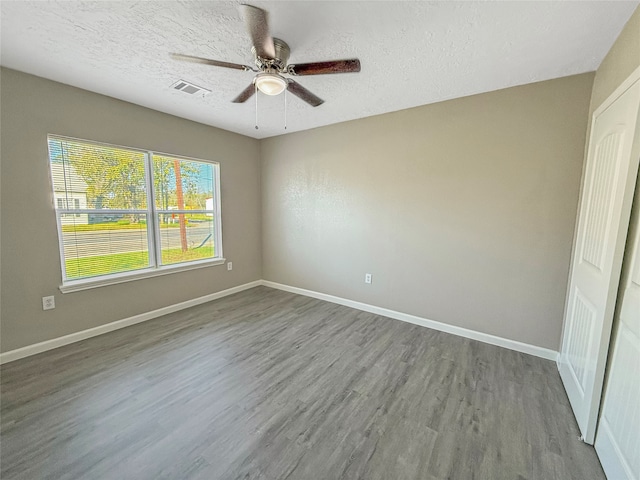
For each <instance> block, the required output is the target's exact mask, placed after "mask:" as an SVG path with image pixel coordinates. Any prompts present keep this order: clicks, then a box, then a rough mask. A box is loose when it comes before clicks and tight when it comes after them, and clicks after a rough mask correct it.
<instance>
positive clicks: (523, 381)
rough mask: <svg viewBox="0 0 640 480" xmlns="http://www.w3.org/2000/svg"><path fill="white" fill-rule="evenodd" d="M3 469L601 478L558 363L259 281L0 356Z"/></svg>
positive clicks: (3, 472) (103, 475) (55, 473)
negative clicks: (107, 329) (84, 336)
mask: <svg viewBox="0 0 640 480" xmlns="http://www.w3.org/2000/svg"><path fill="white" fill-rule="evenodd" d="M0 375H1V384H0V386H1V388H2V390H1V401H2V404H1V411H0V414H1V422H0V423H1V427H0V433H1V442H2V443H1V447H0V448H1V450H0V476H1V478H2V479H3V480H10V479H29V480H34V479H136V480H140V479H207V480H210V479H245V480H246V479H265V480H266V479H305V480H306V479H312V480H320V479H385V480H387V479H388V480H396V479H425V480H439V479H491V480H494V479H496V480H499V479H519V480H524V479H544V480H548V479H576V480H587V479H603V478H604V474H603V472H602V469H601V467H600V464H599V462H598V459H597V457H596V454H595V451H594V450H593V448H592V447H590V446H588V445H586V444H584V443H582V442H581V441H580V440H579V439H578V437H579V432H578V428H577V425H576V423H575V420H574V418H573V415H572V413H571V409H570V407H569V403H568V400H567V397H566V395H565V392H564V390H563V387H562V384H561V382H560V378H559V375H558V372H557V369H556V366H555V364H554V363H553V362H551V361H547V360H543V359H540V358H536V357H533V356H529V355H525V354H522V353H518V352H514V351H511V350H506V349H503V348H499V347H494V346H491V345H486V344H483V343H480V342H477V341H474V340H469V339H465V338H461V337H456V336H453V335H449V334H446V333H442V332H437V331H435V330H430V329H427V328H424V327H419V326H415V325H411V324H408V323H403V322H400V321H397V320H392V319H389V318H385V317H381V316H378V315H373V314H370V313H366V312H362V311H358V310H354V309H351V308H347V307H344V306H340V305H335V304H332V303H328V302H324V301H321V300H316V299H312V298H308V297H303V296H299V295H294V294H291V293H287V292H282V291H279V290H274V289H270V288H267V287H257V288H254V289H251V290H247V291H244V292H241V293H238V294H236V295H232V296H229V297H226V298H222V299H219V300H216V301H214V302H210V303H207V304H203V305H200V306H197V307H193V308H190V309H188V310H183V311H180V312H176V313H174V314H171V315H167V316H164V317H161V318H158V319H154V320H151V321H148V322H145V323H141V324H138V325H135V326H131V327H128V328H126V329H122V330H118V331H115V332H111V333H109V334H106V335H102V336H100V337H95V338H91V339H88V340H85V341H82V342H79V343H75V344H72V345H68V346H65V347H62V348H58V349H56V350H52V351H49V352H45V353H42V354H40V355H36V356H33V357H29V358H25V359H22V360H18V361H15V362H12V363H8V364H5V365H4V366H2V367H1V369H0Z"/></svg>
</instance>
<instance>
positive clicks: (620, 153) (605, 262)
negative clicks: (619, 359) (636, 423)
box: [558, 81, 640, 444]
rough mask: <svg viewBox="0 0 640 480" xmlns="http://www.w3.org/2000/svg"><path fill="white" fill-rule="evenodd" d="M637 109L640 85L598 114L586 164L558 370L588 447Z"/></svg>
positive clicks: (629, 192) (626, 207) (632, 166)
mask: <svg viewBox="0 0 640 480" xmlns="http://www.w3.org/2000/svg"><path fill="white" fill-rule="evenodd" d="M639 105H640V81H636V82H635V83H633V84H631V85H630V86H629V87H628V88H626V90H624V91H623V92H622V93H620V95H619V96H618V97H617V99H616V100H615V101H613V102H612V103H611V104H610V105H608V106H607V107H606V108H604V109H602V110H600V109H599V110H598V111H596V115H595V116H594V121H593V124H592V130H591V137H590V141H589V146H588V153H587V163H586V166H585V181H584V185H583V191H582V200H581V205H580V212H579V215H578V229H577V237H576V243H575V245H576V247H575V248H574V253H573V262H572V270H571V276H570V279H569V288H568V300H567V311H566V315H565V321H564V322H565V323H564V333H563V340H562V347H561V350H560V356H559V358H558V367H559V370H560V375H561V377H562V380H563V383H564V385H565V389H566V391H567V395H568V397H569V401H570V402H571V406H572V408H573V411H574V413H575V416H576V420H577V422H578V426H579V427H580V431H581V432H582V436H583V439H584V441H585V442H587V443H590V444H593V441H594V439H595V428H596V421H597V414H598V408H599V405H600V394H601V392H602V383H603V379H604V368H605V364H606V357H607V350H608V345H609V338H610V334H611V324H612V321H613V313H614V307H615V300H616V293H617V288H618V284H619V278H620V269H621V265H622V256H623V253H624V241H625V239H626V235H627V228H628V224H629V214H630V210H631V203H632V200H633V191H634V187H635V179H636V173H637V169H638V158H637V151H636V150H638V143H637V142H638V139H634V135H635V134H636V128H637V125H639V122H638V115H639V112H640V108H639ZM634 142H636V143H634ZM632 153H633V154H632Z"/></svg>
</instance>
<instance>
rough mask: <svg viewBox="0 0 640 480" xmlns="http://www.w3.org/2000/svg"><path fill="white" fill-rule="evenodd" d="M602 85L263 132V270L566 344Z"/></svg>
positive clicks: (558, 87)
mask: <svg viewBox="0 0 640 480" xmlns="http://www.w3.org/2000/svg"><path fill="white" fill-rule="evenodd" d="M592 82H593V74H583V75H577V76H573V77H567V78H562V79H558V80H551V81H546V82H541V83H536V84H531V85H525V86H521V87H516V88H510V89H507V90H501V91H496V92H492V93H486V94H482V95H476V96H472V97H466V98H461V99H456V100H451V101H447V102H443V103H438V104H433V105H427V106H423V107H418V108H413V109H410V110H404V111H400V112H395V113H389V114H385V115H380V116H376V117H370V118H366V119H362V120H356V121H352V122H347V123H342V124H338V125H332V126H328V127H323V128H318V129H315V130H310V131H306V132H300V133H294V134H290V135H286V136H282V137H275V138H270V139H267V140H263V141H262V143H261V157H262V162H263V167H262V191H263V197H262V209H263V210H262V211H263V219H262V225H263V274H264V278H265V279H267V280H271V281H275V282H280V283H284V284H287V285H293V286H297V287H301V288H306V289H310V290H315V291H319V292H324V293H328V294H333V295H337V296H340V297H345V298H348V299H352V300H356V301H361V302H365V303H369V304H373V305H377V306H381V307H386V308H390V309H393V310H397V311H400V312H405V313H409V314H413V315H418V316H421V317H425V318H428V319H431V320H436V321H440V322H444V323H448V324H451V325H457V326H461V327H465V328H469V329H472V330H477V331H480V332H485V333H489V334H493V335H498V336H501V337H505V338H508V339H512V340H517V341H521V342H525V343H529V344H533V345H537V346H541V347H546V348H551V349H557V348H558V347H559V342H560V332H561V328H562V316H563V309H564V298H565V291H566V286H567V278H568V269H569V262H570V253H571V243H572V236H573V230H574V223H575V217H576V208H577V200H578V191H579V184H580V176H581V168H582V161H583V154H584V142H585V133H586V126H587V119H588V111H589V98H590V95H591V87H592ZM372 101H375V99H372ZM365 273H372V274H373V284H371V285H366V284H365V283H364V275H365Z"/></svg>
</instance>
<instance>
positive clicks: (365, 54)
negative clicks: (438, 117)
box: [0, 1, 638, 138]
mask: <svg viewBox="0 0 640 480" xmlns="http://www.w3.org/2000/svg"><path fill="white" fill-rule="evenodd" d="M239 3H240V2H211V1H208V2H207V1H205V2H202V1H200V2H191V1H141V2H131V1H128V2H126V1H120V2H106V1H92V2H84V1H83V2H80V1H66V2H40V1H36V2H30V1H21V2H8V1H2V2H1V7H0V8H1V10H0V13H1V15H2V17H1V21H2V24H1V27H2V43H1V57H0V61H1V64H2V65H3V66H6V67H9V68H13V69H16V70H20V71H23V72H27V73H31V74H34V75H38V76H41V77H45V78H49V79H52V80H56V81H59V82H62V83H66V84H69V85H73V86H76V87H80V88H84V89H87V90H91V91H94V92H98V93H102V94H105V95H109V96H112V97H116V98H120V99H122V100H126V101H129V102H132V103H136V104H139V105H143V106H146V107H149V108H153V109H156V110H160V111H162V112H167V113H170V114H173V115H177V116H180V117H184V118H188V119H191V120H195V121H198V122H201V123H205V124H208V125H213V126H216V127H220V128H223V129H227V130H231V131H234V132H238V133H241V134H244V135H249V136H252V137H255V138H264V137H269V136H273V135H280V134H283V133H285V131H284V98H283V96H279V97H267V96H265V95H260V96H259V122H258V123H259V126H260V128H259V130H255V129H254V122H255V101H254V99H253V98H252V99H251V100H249V101H248V102H247V103H245V104H233V103H231V100H232V99H233V98H234V97H235V96H236V95H237V94H238V93H240V91H242V90H243V89H244V88H245V87H246V86H247V85H248V84H249V83H250V82H251V80H252V78H253V77H252V76H253V74H252V73H251V72H243V71H237V70H228V69H224V68H216V67H210V66H205V65H198V64H191V63H181V62H176V61H174V60H171V59H170V58H169V56H168V53H169V52H178V53H184V54H189V55H196V56H202V57H208V58H213V59H217V60H224V61H228V62H235V63H244V64H248V65H253V58H252V55H251V51H250V47H251V45H250V41H249V38H248V36H247V34H246V33H245V28H244V25H243V23H242V21H241V18H240V15H239V13H238V4H239ZM250 3H251V4H252V5H256V6H258V7H261V8H264V9H265V10H267V11H269V13H270V23H271V33H272V35H273V36H275V37H278V38H282V39H283V40H285V41H286V42H287V43H289V45H290V47H291V58H290V63H304V62H311V61H321V60H332V59H342V58H351V57H358V58H360V60H361V62H362V71H361V72H360V73H352V74H344V75H323V76H314V77H310V76H305V77H298V78H297V80H298V82H299V83H300V84H302V85H303V86H305V87H306V88H308V89H309V90H311V91H312V92H314V93H315V94H316V95H318V96H320V97H321V98H323V99H324V100H325V103H324V104H323V105H321V106H319V107H317V108H312V107H310V106H309V105H307V104H305V103H303V102H302V101H300V100H299V99H298V98H296V97H294V96H292V95H289V96H288V97H287V100H288V107H287V123H288V129H287V132H294V131H299V130H306V129H309V128H314V127H318V126H322V125H328V124H332V123H337V122H342V121H345V120H352V119H355V118H362V117H367V116H370V115H376V114H380V113H385V112H390V111H395V110H400V109H404V108H409V107H415V106H418V105H424V104H428V103H433V102H437V101H441V100H446V99H450V98H456V97H461V96H465V95H471V94H475V93H480V92H487V91H491V90H497V89H500V88H505V87H510V86H514V85H521V84H525V83H531V82H535V81H540V80H546V79H551V78H557V77H562V76H566V75H572V74H577V73H582V72H587V71H593V70H595V69H596V68H597V67H598V65H599V64H600V62H601V61H602V59H603V58H604V56H605V54H606V52H607V51H608V50H609V48H610V47H611V45H612V44H613V42H614V40H615V38H616V37H617V35H618V34H619V33H620V31H621V29H622V27H623V26H624V24H625V22H626V21H627V20H628V18H629V17H630V16H631V13H632V12H633V10H634V9H635V8H636V7H637V5H638V2H637V1H633V2H624V1H616V2H599V1H587V2H540V1H539V2H400V1H395V2H363V1H358V2H318V1H300V2H264V1H258V2H250ZM179 79H184V80H187V81H189V82H192V83H194V84H196V85H199V86H202V87H204V88H207V89H209V90H211V93H210V94H209V95H207V96H205V97H202V96H189V95H187V94H185V93H182V92H178V91H174V90H172V89H171V88H170V86H171V85H172V84H173V83H174V82H175V81H177V80H179Z"/></svg>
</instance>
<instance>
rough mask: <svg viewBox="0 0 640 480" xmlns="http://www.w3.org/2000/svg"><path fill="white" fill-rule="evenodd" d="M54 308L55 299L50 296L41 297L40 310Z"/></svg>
mask: <svg viewBox="0 0 640 480" xmlns="http://www.w3.org/2000/svg"><path fill="white" fill-rule="evenodd" d="M54 308H56V297H54V296H53V295H51V296H50V297H42V309H43V310H53V309H54Z"/></svg>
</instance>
